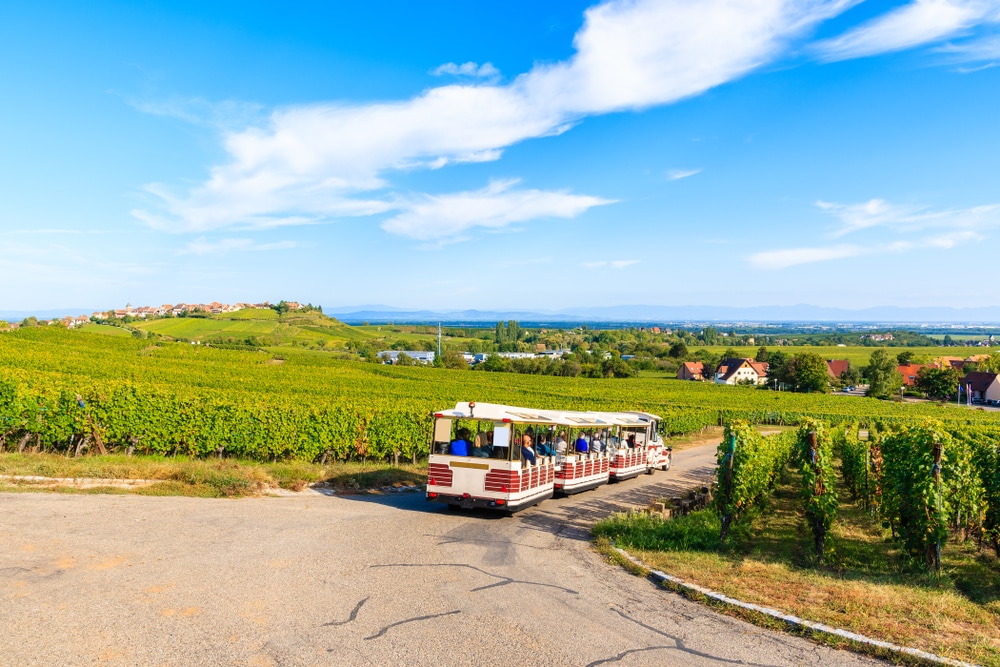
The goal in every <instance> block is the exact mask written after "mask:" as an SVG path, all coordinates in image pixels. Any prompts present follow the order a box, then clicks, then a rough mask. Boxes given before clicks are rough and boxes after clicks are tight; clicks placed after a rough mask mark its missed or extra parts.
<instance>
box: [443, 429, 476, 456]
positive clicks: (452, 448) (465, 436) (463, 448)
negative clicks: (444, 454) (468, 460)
mask: <svg viewBox="0 0 1000 667" xmlns="http://www.w3.org/2000/svg"><path fill="white" fill-rule="evenodd" d="M471 435H472V433H470V432H469V429H467V428H460V429H458V433H456V434H455V439H454V440H452V441H451V444H450V445H448V453H449V454H451V455H452V456H468V455H469V437H470V436H471Z"/></svg>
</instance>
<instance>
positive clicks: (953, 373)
mask: <svg viewBox="0 0 1000 667" xmlns="http://www.w3.org/2000/svg"><path fill="white" fill-rule="evenodd" d="M961 381H962V374H961V373H960V372H959V371H958V369H957V368H952V367H951V366H949V367H948V368H944V369H938V368H934V367H932V366H924V367H923V368H921V369H920V370H919V371H917V389H919V390H920V391H922V392H924V393H925V394H927V395H928V396H930V397H931V398H940V399H946V398H948V397H949V396H951V395H953V394H954V393H955V391H956V390H957V387H958V383H959V382H961Z"/></svg>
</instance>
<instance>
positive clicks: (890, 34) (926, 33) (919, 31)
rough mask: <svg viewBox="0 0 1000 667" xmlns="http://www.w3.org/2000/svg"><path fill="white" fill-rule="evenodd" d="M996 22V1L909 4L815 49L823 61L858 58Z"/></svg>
mask: <svg viewBox="0 0 1000 667" xmlns="http://www.w3.org/2000/svg"><path fill="white" fill-rule="evenodd" d="M997 21H1000V2H998V1H997V0H913V2H910V3H908V4H906V5H903V6H902V7H899V8H897V9H895V10H893V11H890V12H887V13H885V14H883V15H881V16H878V17H876V18H874V19H872V20H871V21H869V22H867V23H865V24H864V25H862V26H860V27H857V28H854V29H853V30H849V31H848V32H847V33H845V34H843V35H841V36H839V37H836V38H834V39H829V40H825V41H822V42H819V43H818V44H816V47H815V48H816V49H817V50H818V51H819V53H820V54H821V55H822V57H823V58H824V59H826V60H831V61H832V60H847V59H849V58H861V57H864V56H871V55H876V54H879V53H888V52H891V51H901V50H903V49H910V48H913V47H916V46H921V45H924V44H932V43H935V42H939V41H941V40H944V39H948V38H950V37H953V36H955V35H958V34H961V33H963V32H965V31H967V30H968V29H970V28H972V27H973V26H975V25H977V24H980V23H993V22H997Z"/></svg>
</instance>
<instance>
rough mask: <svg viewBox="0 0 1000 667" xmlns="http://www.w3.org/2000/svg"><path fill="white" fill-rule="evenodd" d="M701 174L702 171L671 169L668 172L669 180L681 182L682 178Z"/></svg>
mask: <svg viewBox="0 0 1000 667" xmlns="http://www.w3.org/2000/svg"><path fill="white" fill-rule="evenodd" d="M700 173H701V169H671V170H670V171H668V172H667V180H670V181H679V180H681V179H682V178H688V177H689V176H694V175H695V174H700Z"/></svg>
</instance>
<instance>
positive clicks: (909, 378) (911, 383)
mask: <svg viewBox="0 0 1000 667" xmlns="http://www.w3.org/2000/svg"><path fill="white" fill-rule="evenodd" d="M927 367H928V365H927V364H909V363H907V364H900V365H899V366H896V372H897V373H899V374H900V375H902V376H903V384H905V385H906V386H907V387H915V386H916V384H917V374H918V373H919V372H920V369H921V368H927Z"/></svg>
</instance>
